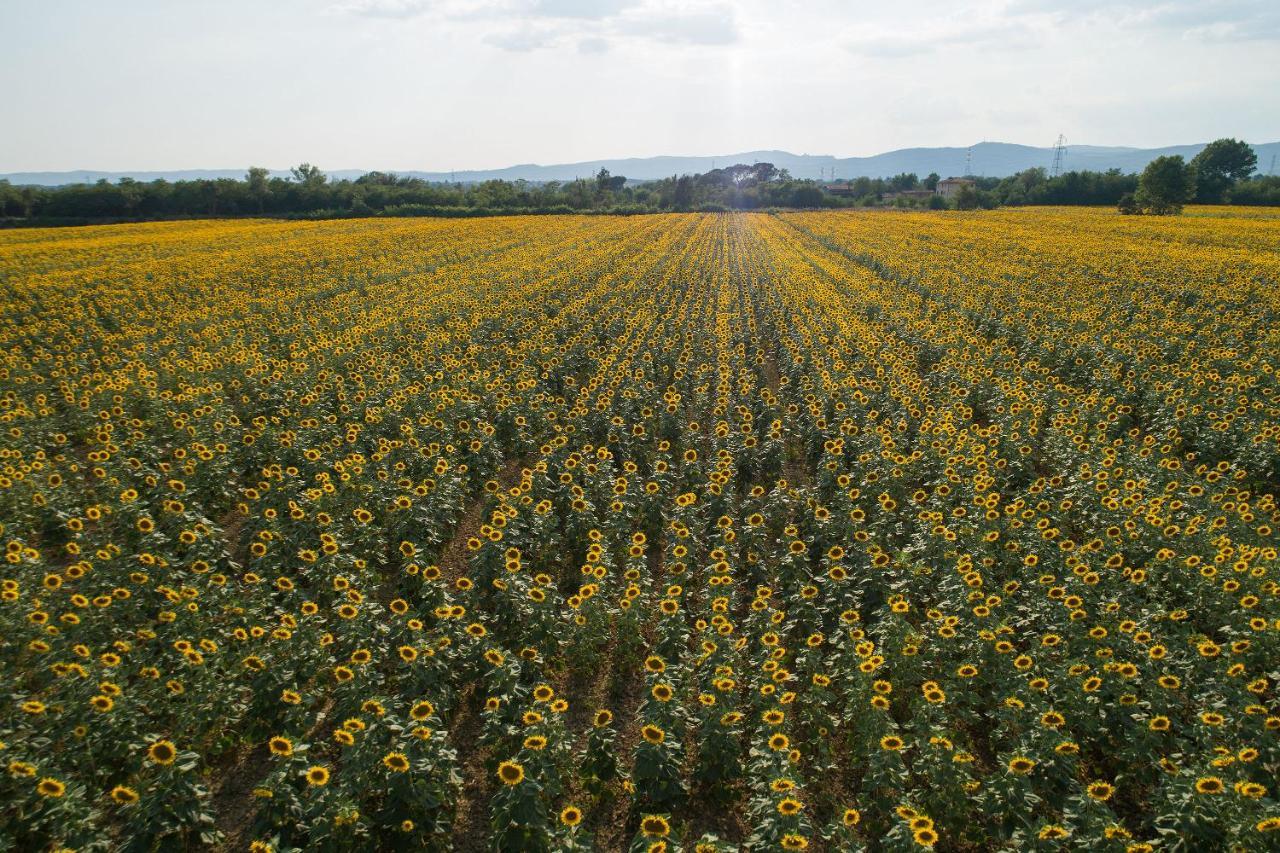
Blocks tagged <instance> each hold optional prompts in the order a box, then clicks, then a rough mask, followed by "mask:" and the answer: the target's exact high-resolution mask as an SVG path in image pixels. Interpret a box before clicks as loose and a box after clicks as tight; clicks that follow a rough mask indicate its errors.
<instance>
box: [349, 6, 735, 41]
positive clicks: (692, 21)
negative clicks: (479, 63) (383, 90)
mask: <svg viewBox="0 0 1280 853" xmlns="http://www.w3.org/2000/svg"><path fill="white" fill-rule="evenodd" d="M331 8H332V9H333V10H334V11H336V12H339V13H341V14H347V15H356V16H360V17H366V18H382V19H388V20H409V19H412V18H418V17H422V16H426V15H431V16H433V17H434V18H436V19H437V20H438V21H439V22H441V23H446V24H467V23H471V24H483V25H485V26H486V27H488V29H486V30H485V31H482V32H480V33H479V34H478V38H479V40H480V41H482V42H483V43H485V44H487V45H490V46H491V47H497V48H500V49H502V50H510V51H515V52H519V53H524V52H528V51H531V50H537V49H540V48H548V47H556V46H559V45H561V44H563V43H565V42H566V41H567V40H570V39H575V38H576V39H578V40H579V41H578V49H579V51H580V52H582V53H600V52H602V51H604V50H607V49H608V47H609V41H608V40H607V39H609V38H610V37H612V38H619V37H621V38H627V39H632V40H634V39H645V40H649V41H654V42H661V43H665V44H670V45H698V46H710V45H725V44H732V43H734V42H736V41H738V40H739V38H740V33H739V31H738V26H737V16H736V13H735V11H734V8H733V7H732V6H731V5H729V4H728V3H725V2H714V0H713V2H705V0H685V2H680V3H674V2H671V0H342V2H340V3H338V4H336V5H335V6H333V7H331ZM494 26H497V27H499V28H498V29H493V27H494Z"/></svg>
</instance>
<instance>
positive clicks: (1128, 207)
mask: <svg viewBox="0 0 1280 853" xmlns="http://www.w3.org/2000/svg"><path fill="white" fill-rule="evenodd" d="M1116 210H1118V211H1120V212H1121V213H1123V214H1125V215H1126V216H1132V215H1134V214H1135V213H1141V212H1142V208H1140V207H1138V200H1137V199H1135V198H1134V197H1133V193H1125V194H1124V195H1122V196H1120V201H1119V202H1117V203H1116Z"/></svg>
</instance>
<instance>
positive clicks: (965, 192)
mask: <svg viewBox="0 0 1280 853" xmlns="http://www.w3.org/2000/svg"><path fill="white" fill-rule="evenodd" d="M977 206H978V191H977V190H975V189H974V188H973V186H972V185H970V184H961V186H960V189H959V191H957V192H956V210H974V209H976V208H977Z"/></svg>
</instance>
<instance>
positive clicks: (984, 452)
mask: <svg viewBox="0 0 1280 853" xmlns="http://www.w3.org/2000/svg"><path fill="white" fill-rule="evenodd" d="M1277 282H1280V217H1277V216H1276V215H1275V214H1267V213H1260V212H1249V211H1247V210H1244V209H1240V208H1220V207H1219V208H1191V209H1190V210H1189V212H1188V214H1187V215H1184V216H1182V217H1170V218H1152V217H1121V216H1119V215H1117V214H1115V213H1114V212H1112V211H1109V210H1108V211H1103V210H1094V209H1082V208H1077V209H1071V210H1063V209H1047V208H1046V209H1026V210H1009V211H999V212H987V213H979V214H959V213H900V214H898V213H879V214H877V213H801V212H797V213H785V214H779V215H768V214H721V215H716V214H703V215H699V214H672V215H655V216H644V217H634V218H623V217H603V216H597V217H591V216H585V217H574V216H556V217H550V216H549V217H513V218H495V219H470V220H427V219H420V220H394V221H387V220H342V221H331V222H291V223H282V222H269V221H244V220H241V221H206V222H188V223H153V224H146V225H127V226H111V227H98V228H83V229H49V230H9V231H0V284H2V285H3V289H4V312H3V319H2V320H0V352H2V355H0V422H2V423H0V429H2V430H3V443H2V444H0V523H2V525H3V529H2V531H0V542H3V546H4V549H5V557H6V561H7V565H6V566H5V567H4V568H3V569H2V570H0V594H2V596H3V600H0V679H2V683H3V701H2V703H0V747H2V748H0V762H3V769H4V772H3V773H0V802H2V803H3V805H0V849H15V850H44V849H50V850H53V849H63V848H70V849H75V850H81V851H86V850H95V849H102V850H107V849H123V850H131V851H133V850H137V851H142V850H151V849H157V848H158V849H166V850H167V849H202V848H208V849H225V850H246V849H252V850H256V851H264V850H268V849H270V850H275V851H286V850H295V849H299V848H306V849H317V850H346V849H419V848H421V849H441V850H443V849H459V850H487V849H502V850H513V851H514V850H521V851H523V850H529V851H539V850H553V849H554V850H627V849H631V850H652V851H662V850H667V851H676V850H686V851H698V853H706V851H713V850H715V851H728V850H739V849H750V850H777V849H787V850H802V849H809V850H828V851H837V850H838V851H846V850H858V849H862V848H863V847H864V846H865V847H867V848H869V849H872V850H885V851H898V850H903V851H905V850H920V849H922V848H928V847H933V848H935V849H937V850H939V851H979V850H994V849H1043V850H1089V851H1113V850H1114V851H1132V853H1139V851H1145V850H1152V849H1159V850H1165V849H1169V850H1173V849H1183V850H1213V849H1227V848H1229V847H1232V846H1236V847H1238V848H1240V849H1246V850H1259V851H1261V850H1274V849H1277V847H1278V846H1280V804H1278V803H1277V799H1276V797H1277V793H1278V792H1277V783H1276V778H1277V774H1280V697H1278V695H1277V687H1278V683H1280V585H1278V584H1277V580H1278V572H1280V564H1278V563H1277V558H1276V555H1277V542H1278V541H1280V537H1278V536H1277V534H1276V529H1277V524H1278V523H1280V507H1277V504H1276V499H1275V495H1276V493H1277V491H1278V490H1280V446H1278V445H1280V380H1278V379H1277V375H1276V370H1277V368H1278V367H1280V291H1277Z"/></svg>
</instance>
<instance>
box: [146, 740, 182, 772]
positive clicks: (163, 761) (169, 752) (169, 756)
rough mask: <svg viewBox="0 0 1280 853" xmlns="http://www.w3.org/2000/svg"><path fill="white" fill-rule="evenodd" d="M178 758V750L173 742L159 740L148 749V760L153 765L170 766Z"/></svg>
mask: <svg viewBox="0 0 1280 853" xmlns="http://www.w3.org/2000/svg"><path fill="white" fill-rule="evenodd" d="M177 757H178V749H177V747H175V746H174V745H173V742H172V741H167V740H158V741H156V742H155V743H153V744H151V746H150V747H148V748H147V758H149V759H151V761H152V763H154V764H160V765H163V766H168V765H170V764H172V763H173V761H174V759H176V758H177Z"/></svg>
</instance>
